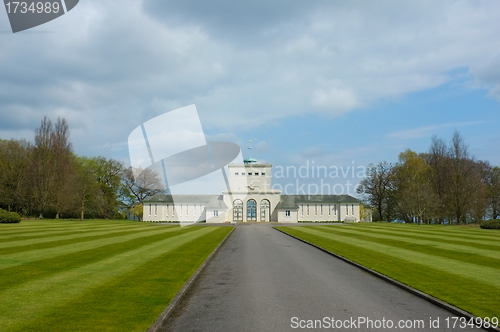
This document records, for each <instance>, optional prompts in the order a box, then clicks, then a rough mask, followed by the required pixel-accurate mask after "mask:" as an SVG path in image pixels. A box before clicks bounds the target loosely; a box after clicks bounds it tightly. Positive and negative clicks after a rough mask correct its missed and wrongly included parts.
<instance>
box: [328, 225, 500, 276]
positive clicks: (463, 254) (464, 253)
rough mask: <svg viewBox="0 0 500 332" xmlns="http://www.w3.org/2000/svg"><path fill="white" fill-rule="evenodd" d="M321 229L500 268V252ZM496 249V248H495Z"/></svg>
mask: <svg viewBox="0 0 500 332" xmlns="http://www.w3.org/2000/svg"><path fill="white" fill-rule="evenodd" d="M320 227H326V228H321V230H322V231H324V232H327V233H332V234H343V235H346V236H352V237H356V238H359V239H364V240H368V241H375V242H378V243H382V244H387V245H391V246H395V247H407V248H408V249H412V250H416V251H418V252H421V253H427V254H430V255H438V256H443V257H447V258H453V259H456V260H463V261H465V262H474V263H475V264H479V265H485V266H499V267H500V250H492V249H478V248H475V247H473V246H469V245H468V244H463V243H461V242H458V243H461V244H455V243H456V242H454V243H451V244H450V243H443V242H444V241H439V240H438V239H435V240H427V239H422V238H405V237H404V236H401V235H385V234H380V233H374V232H372V231H371V230H370V232H369V233H368V232H366V231H363V230H362V229H357V230H356V229H346V228H343V229H338V228H340V227H336V228H337V229H332V228H331V227H328V226H320ZM493 249H494V248H493Z"/></svg>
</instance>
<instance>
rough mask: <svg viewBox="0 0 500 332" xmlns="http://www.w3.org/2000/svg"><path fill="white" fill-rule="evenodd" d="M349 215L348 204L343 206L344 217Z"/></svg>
mask: <svg viewBox="0 0 500 332" xmlns="http://www.w3.org/2000/svg"><path fill="white" fill-rule="evenodd" d="M348 214H349V204H346V205H345V215H346V216H347V215H348Z"/></svg>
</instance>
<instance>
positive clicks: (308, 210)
mask: <svg viewBox="0 0 500 332" xmlns="http://www.w3.org/2000/svg"><path fill="white" fill-rule="evenodd" d="M307 215H309V204H307Z"/></svg>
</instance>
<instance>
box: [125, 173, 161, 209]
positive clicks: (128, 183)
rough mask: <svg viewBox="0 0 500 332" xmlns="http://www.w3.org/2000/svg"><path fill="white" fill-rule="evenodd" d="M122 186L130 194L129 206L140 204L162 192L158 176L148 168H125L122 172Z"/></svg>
mask: <svg viewBox="0 0 500 332" xmlns="http://www.w3.org/2000/svg"><path fill="white" fill-rule="evenodd" d="M123 184H124V185H125V188H126V189H127V190H128V192H129V193H130V198H131V199H130V201H129V202H128V203H129V206H131V205H132V204H134V203H137V202H139V203H142V202H143V201H144V200H145V199H146V198H148V197H151V196H154V195H156V194H158V193H161V192H163V191H164V188H163V187H162V185H161V179H160V177H159V175H158V174H157V173H156V172H155V171H153V170H151V169H149V168H147V169H145V170H142V169H137V168H133V167H128V168H126V169H125V170H124V171H123Z"/></svg>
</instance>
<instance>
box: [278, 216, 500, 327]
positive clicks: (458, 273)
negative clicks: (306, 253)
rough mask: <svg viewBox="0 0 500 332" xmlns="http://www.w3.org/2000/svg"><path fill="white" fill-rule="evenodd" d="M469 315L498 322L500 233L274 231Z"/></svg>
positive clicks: (373, 227)
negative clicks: (418, 291) (405, 285)
mask: <svg viewBox="0 0 500 332" xmlns="http://www.w3.org/2000/svg"><path fill="white" fill-rule="evenodd" d="M277 228H279V229H280V230H282V231H285V232H287V233H289V234H291V235H294V236H296V237H299V238H301V239H303V240H306V241H308V242H311V243H314V244H316V245H318V246H320V247H322V248H325V249H327V250H329V251H332V252H334V253H337V254H339V255H342V256H344V257H347V258H349V259H351V260H353V261H355V262H358V263H360V264H362V265H364V266H367V267H369V268H371V269H373V270H376V271H378V272H381V273H383V274H385V275H387V276H390V277H392V278H394V279H396V280H399V281H401V282H403V283H405V284H407V285H410V286H412V287H414V288H417V289H419V290H421V291H423V292H425V293H427V294H430V295H432V296H435V297H437V298H440V299H442V300H444V301H446V302H448V303H451V304H453V305H455V306H457V307H459V308H462V309H464V310H466V311H468V312H470V313H472V314H474V315H477V316H481V317H490V318H491V317H499V318H500V231H498V230H488V229H480V228H478V227H458V226H438V225H435V226H428V225H423V226H418V225H401V224H379V223H373V224H357V225H346V226H302V227H277Z"/></svg>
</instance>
